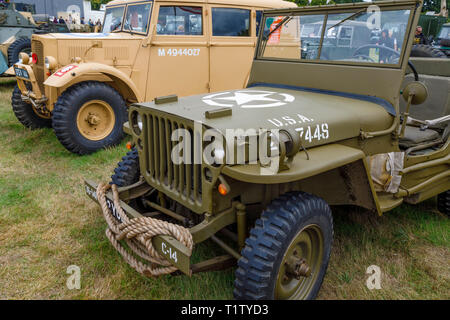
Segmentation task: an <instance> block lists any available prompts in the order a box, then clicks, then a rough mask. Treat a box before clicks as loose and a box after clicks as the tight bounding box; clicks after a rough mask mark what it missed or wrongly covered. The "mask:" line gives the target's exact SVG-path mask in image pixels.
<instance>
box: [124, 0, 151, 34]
mask: <svg viewBox="0 0 450 320" xmlns="http://www.w3.org/2000/svg"><path fill="white" fill-rule="evenodd" d="M151 10H152V4H151V3H144V4H134V5H128V9H127V13H126V15H125V22H124V24H123V31H128V32H136V33H147V30H148V25H149V22H150V21H149V20H150V19H149V18H150V13H151Z"/></svg>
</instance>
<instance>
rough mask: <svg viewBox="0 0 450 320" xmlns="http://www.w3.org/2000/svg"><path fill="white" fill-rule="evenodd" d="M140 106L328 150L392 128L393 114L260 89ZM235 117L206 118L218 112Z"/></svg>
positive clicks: (326, 97) (354, 100) (358, 103)
mask: <svg viewBox="0 0 450 320" xmlns="http://www.w3.org/2000/svg"><path fill="white" fill-rule="evenodd" d="M138 106H140V107H143V108H151V109H155V110H159V111H160V112H163V113H169V114H172V115H174V116H176V117H181V118H185V119H190V120H192V121H198V122H202V123H203V124H204V125H205V126H206V127H209V128H214V129H216V130H219V131H220V132H221V133H222V134H224V135H225V132H226V130H227V129H244V130H247V129H255V130H258V129H259V128H263V129H284V128H291V129H295V130H296V131H297V132H299V134H300V135H301V137H302V140H303V142H304V145H305V146H316V145H323V144H327V143H331V142H335V141H341V140H345V139H349V138H353V137H357V136H359V135H360V132H361V130H363V131H368V132H371V131H380V130H385V129H388V128H389V127H390V126H391V125H392V121H393V113H394V112H395V111H394V109H393V108H392V106H391V105H390V104H388V103H387V102H386V101H384V100H381V99H377V98H375V97H366V96H355V95H350V94H345V93H337V92H323V91H319V90H314V89H307V88H287V87H283V88H281V87H277V86H275V85H257V86H254V87H251V88H247V89H243V90H233V91H226V92H220V93H213V94H206V95H197V96H191V97H185V98H181V99H179V101H178V102H173V103H167V104H160V105H156V104H155V103H153V102H151V103H141V104H138ZM223 109H231V111H232V112H231V115H225V116H217V117H216V118H214V115H213V117H209V118H207V116H206V113H207V112H209V113H210V114H211V113H213V114H214V112H215V111H218V110H223Z"/></svg>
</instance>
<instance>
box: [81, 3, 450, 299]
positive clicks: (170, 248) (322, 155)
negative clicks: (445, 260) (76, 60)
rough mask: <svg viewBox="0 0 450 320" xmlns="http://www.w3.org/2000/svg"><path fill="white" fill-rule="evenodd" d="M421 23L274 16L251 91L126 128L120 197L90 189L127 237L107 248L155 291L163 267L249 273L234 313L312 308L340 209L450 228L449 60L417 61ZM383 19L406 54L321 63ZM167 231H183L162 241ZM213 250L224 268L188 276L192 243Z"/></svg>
mask: <svg viewBox="0 0 450 320" xmlns="http://www.w3.org/2000/svg"><path fill="white" fill-rule="evenodd" d="M421 7H422V1H421V0H405V1H382V2H376V3H355V4H342V5H329V6H320V7H304V8H296V9H285V10H269V11H266V12H265V13H264V16H263V20H262V21H263V23H262V26H263V28H264V32H261V35H260V39H259V42H258V46H257V49H256V54H255V59H254V62H253V66H252V71H251V75H250V78H249V81H248V87H247V88H246V89H244V90H235V91H227V92H220V93H214V94H208V95H200V96H192V97H187V98H181V99H178V98H177V97H176V96H169V97H161V98H158V99H156V100H155V101H154V102H152V103H138V104H135V105H133V106H132V107H131V108H130V110H129V122H128V123H127V124H126V128H125V129H126V130H127V131H128V132H129V133H130V135H131V136H132V142H131V144H130V148H131V147H132V148H133V149H132V150H131V151H130V152H129V153H128V154H127V155H126V156H125V157H124V158H123V160H122V161H121V162H120V163H119V165H118V167H117V168H116V170H115V174H114V175H113V176H112V184H115V185H117V186H118V187H119V188H118V189H117V188H115V187H114V186H113V190H112V191H109V190H108V189H109V187H108V186H105V185H100V187H98V186H97V185H96V184H95V183H93V182H89V181H86V192H87V194H88V195H89V196H90V197H91V198H92V199H94V200H96V201H98V202H99V203H101V204H102V208H103V213H104V214H105V217H106V218H107V221H108V224H109V226H110V228H109V229H111V230H113V229H116V228H117V230H119V229H120V230H121V231H120V230H119V231H117V230H116V231H114V230H113V231H108V232H107V234H108V237H109V238H110V240H111V241H112V243H113V245H114V246H115V247H116V248H117V249H118V250H119V252H120V253H121V254H122V255H123V256H124V257H125V259H126V260H127V261H128V262H130V261H133V262H132V263H131V262H130V264H131V265H132V266H133V267H134V268H135V269H136V270H137V271H139V272H141V273H143V274H149V275H157V273H154V272H152V271H151V270H150V269H151V267H149V268H147V267H145V266H144V261H152V259H150V258H151V257H155V256H159V257H163V258H165V259H166V260H165V262H164V263H163V266H165V267H166V268H167V267H168V268H169V269H168V272H172V271H174V270H175V269H179V270H178V271H176V272H178V273H180V272H182V273H184V274H186V275H191V274H193V273H197V272H202V271H209V270H219V269H222V268H225V267H230V266H232V265H233V264H234V263H235V262H236V260H237V269H236V279H235V283H234V296H235V298H237V299H311V298H314V297H316V295H317V293H318V292H319V289H320V286H321V284H322V280H323V278H324V276H325V273H326V270H327V266H328V262H329V259H330V252H331V247H332V242H333V217H332V210H331V209H330V207H334V206H339V205H354V206H359V207H362V208H365V209H367V210H369V211H372V212H373V213H374V214H377V215H382V214H383V213H384V212H387V211H389V210H391V209H393V208H395V207H397V206H399V205H401V204H402V203H404V202H405V203H410V204H416V203H419V202H421V201H424V200H426V199H429V198H431V197H434V196H438V209H439V210H440V211H441V212H442V213H444V214H446V215H448V214H449V211H450V192H449V189H450V188H449V187H450V179H449V175H450V170H449V165H450V156H449V149H450V148H449V142H448V136H449V133H450V130H449V119H450V116H449V111H450V95H449V90H448V88H449V86H450V60H448V59H421V58H417V59H415V60H411V61H410V60H409V53H410V52H411V46H412V44H413V38H414V30H415V27H416V25H417V21H418V19H419V14H420V11H421ZM377 19H381V23H383V24H385V23H389V22H400V23H404V24H405V25H407V27H406V28H405V30H404V33H402V34H397V35H396V36H397V37H399V39H397V43H401V44H402V45H401V46H400V47H399V48H397V49H394V48H391V47H389V46H388V45H384V44H380V42H376V43H374V42H372V37H371V36H370V34H371V33H370V32H367V30H365V34H367V35H368V36H367V38H366V42H365V43H360V41H359V42H358V44H357V45H356V46H354V47H353V48H352V50H348V46H349V45H351V44H348V43H346V46H347V49H346V50H345V51H341V53H340V55H339V57H334V58H333V55H330V56H329V55H327V56H323V55H322V51H321V49H322V48H321V46H322V45H323V43H324V36H325V35H326V34H327V31H328V30H327V29H328V28H335V30H336V28H338V29H341V30H342V29H343V27H347V30H346V31H348V32H357V31H358V30H360V29H361V27H360V26H361V24H362V22H365V26H366V27H367V28H368V29H371V28H376V21H377ZM327 21H333V23H332V25H331V26H329V24H328V23H327ZM355 22H358V23H355ZM317 23H319V24H320V23H321V24H322V26H323V28H322V29H321V33H320V39H319V41H318V43H319V46H318V47H317V46H311V47H310V48H311V50H313V51H312V52H304V51H305V50H309V49H308V47H305V46H302V36H303V34H305V32H302V28H303V26H308V27H309V26H311V24H317ZM355 25H358V26H359V27H358V28H353V27H354V26H355ZM306 36H309V34H308V33H306ZM331 45H333V43H332V42H330V41H329V42H328V43H327V51H328V52H331V51H330V50H331V48H330V46H331ZM334 45H336V46H339V43H338V42H334ZM330 57H331V58H330ZM161 221H163V222H164V223H166V222H167V223H170V224H168V225H167V226H169V225H170V226H171V227H173V226H174V225H175V226H176V227H179V229H177V231H173V230H172V231H170V232H165V231H164V232H161V231H158V230H161V229H158V228H159V227H160V224H161V223H162V222H161ZM112 222H113V223H112ZM156 225H157V226H158V227H157V228H156V227H155V226H156ZM178 231H180V232H181V231H182V232H186V231H187V232H189V235H190V236H191V239H188V240H189V241H184V240H183V241H184V242H183V241H182V240H180V238H182V237H180V236H179V234H178ZM121 239H126V240H127V242H128V244H131V247H133V244H135V242H136V241H141V243H145V246H146V248H147V249H148V250H147V249H145V248H144V247H143V246H141V247H140V248H141V249H142V248H144V250H141V251H140V250H134V249H133V252H134V253H136V254H137V255H138V256H140V258H139V259H138V258H136V259H135V260H130V255H129V251H127V250H125V249H123V247H122V245H121V244H120V240H121ZM207 239H211V240H212V241H214V242H215V243H217V244H218V245H219V246H220V247H222V248H223V249H224V251H225V252H226V253H227V254H226V255H224V256H219V257H215V258H213V259H210V260H207V261H202V262H200V263H196V264H191V262H190V256H191V249H192V246H190V241H192V242H193V243H194V244H198V243H200V242H202V241H205V240H207ZM133 241H135V242H133ZM135 248H136V247H135ZM141 258H142V259H141ZM368 263H370V262H368ZM166 271H167V270H166ZM168 272H166V273H168Z"/></svg>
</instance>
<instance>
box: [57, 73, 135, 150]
mask: <svg viewBox="0 0 450 320" xmlns="http://www.w3.org/2000/svg"><path fill="white" fill-rule="evenodd" d="M126 119H127V110H126V105H125V101H124V100H123V98H122V96H121V95H120V94H119V93H118V92H117V91H116V90H114V89H113V88H112V87H110V86H108V85H107V84H105V83H101V82H93V81H91V82H82V83H79V84H76V85H74V86H72V87H70V88H69V89H67V90H66V91H65V92H63V94H62V95H61V96H60V97H59V99H58V101H57V102H56V104H55V108H54V110H53V118H52V120H53V128H54V130H55V134H56V136H57V137H58V139H59V141H60V142H61V143H62V145H63V146H64V147H66V149H67V150H69V151H71V152H73V153H78V154H80V155H83V154H89V153H92V152H95V151H97V150H99V149H103V148H106V147H110V146H114V145H116V144H118V143H120V141H121V140H122V137H123V129H122V126H123V124H124V122H125V121H126Z"/></svg>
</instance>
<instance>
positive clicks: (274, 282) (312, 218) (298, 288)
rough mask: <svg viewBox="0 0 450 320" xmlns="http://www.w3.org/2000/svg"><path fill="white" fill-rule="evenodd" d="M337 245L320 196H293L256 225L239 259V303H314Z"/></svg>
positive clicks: (278, 202) (287, 196)
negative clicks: (276, 300) (253, 300)
mask: <svg viewBox="0 0 450 320" xmlns="http://www.w3.org/2000/svg"><path fill="white" fill-rule="evenodd" d="M332 242H333V218H332V215H331V210H330V208H329V206H328V204H327V203H326V202H325V201H324V200H323V199H321V198H318V197H316V196H313V195H310V194H307V193H303V192H291V193H288V194H285V195H283V196H281V197H280V198H279V199H277V200H275V201H273V202H272V203H271V204H270V205H269V206H268V208H267V209H266V210H264V212H263V213H262V215H261V218H260V219H258V220H257V221H256V223H255V227H254V228H253V229H252V230H251V231H250V237H249V238H248V239H247V240H246V246H245V248H244V249H243V250H242V258H241V259H239V261H238V269H237V270H236V280H235V283H234V296H235V298H236V299H244V300H248V299H258V300H259V299H263V300H266V299H269V300H272V299H280V300H282V299H283V300H284V299H295V300H298V299H314V298H315V297H316V296H317V293H318V292H319V289H320V286H321V285H322V281H323V278H324V276H325V272H326V269H327V266H328V261H329V259H330V253H331V246H332Z"/></svg>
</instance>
